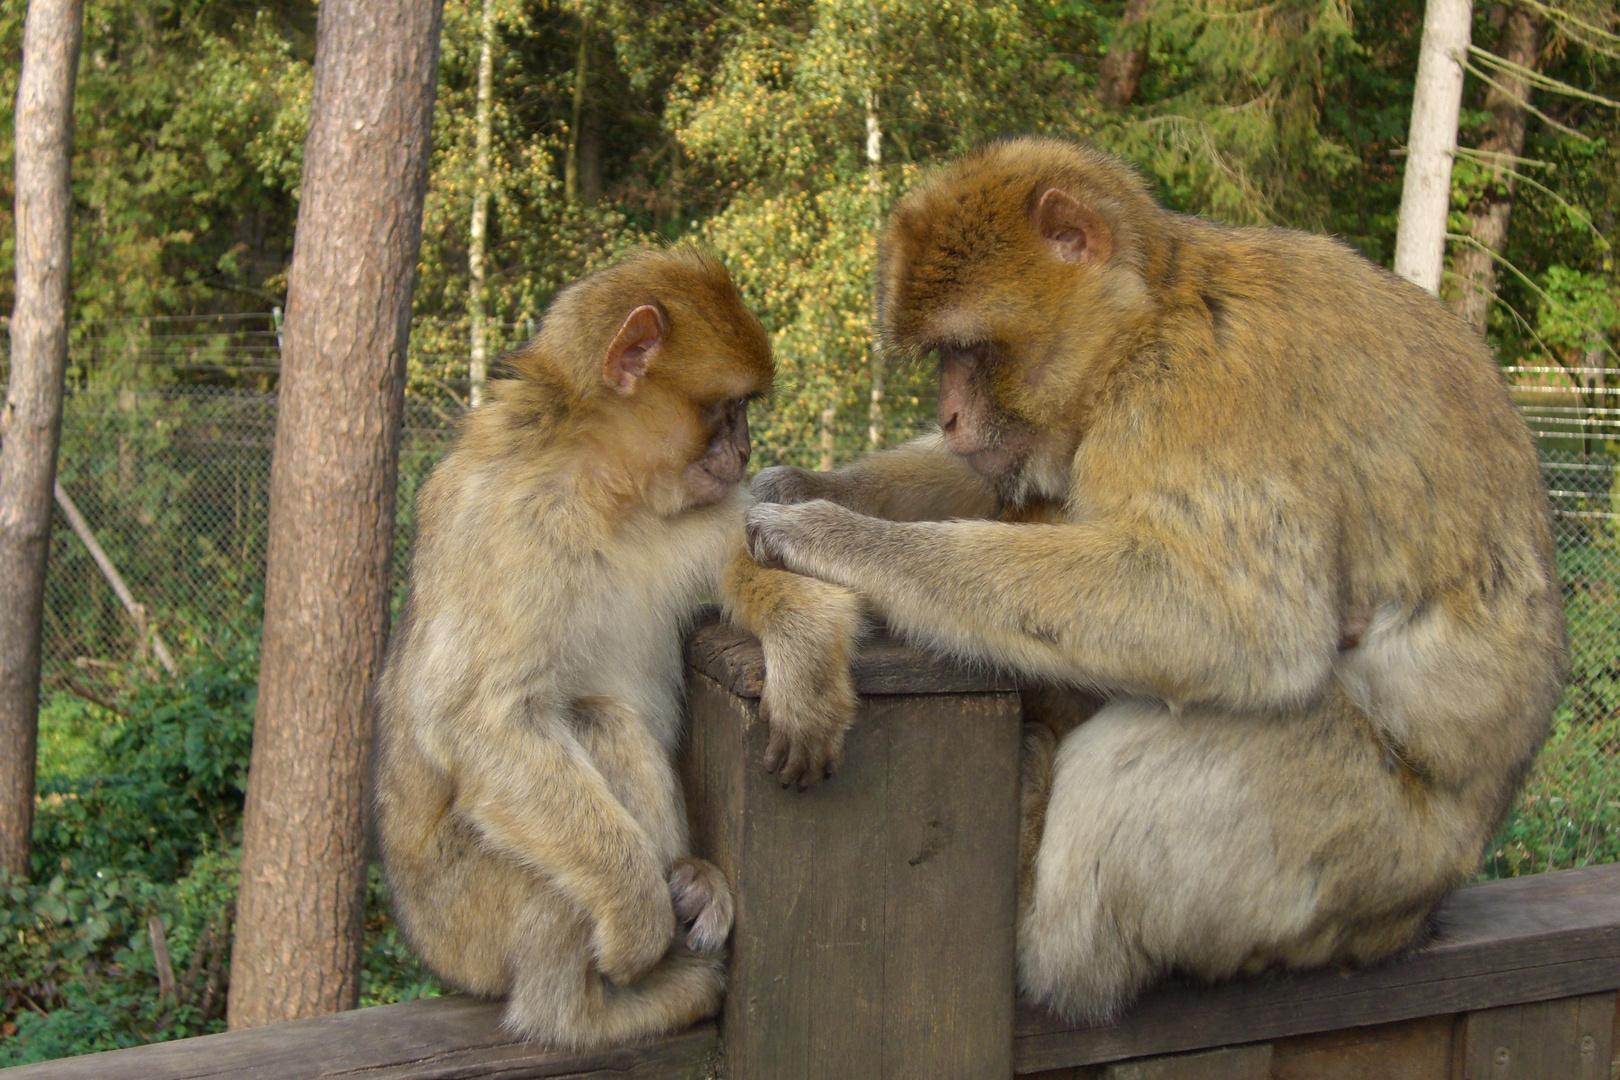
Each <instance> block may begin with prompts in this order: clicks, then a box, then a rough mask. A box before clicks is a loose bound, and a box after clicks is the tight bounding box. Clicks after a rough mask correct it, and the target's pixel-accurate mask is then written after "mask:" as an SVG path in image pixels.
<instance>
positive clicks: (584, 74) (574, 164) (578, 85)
mask: <svg viewBox="0 0 1620 1080" xmlns="http://www.w3.org/2000/svg"><path fill="white" fill-rule="evenodd" d="M590 62H591V13H590V11H589V10H586V11H583V12H581V13H580V16H579V53H578V54H577V56H576V57H575V59H574V112H573V116H572V119H571V120H570V122H569V126H568V157H567V158H566V159H565V160H564V162H563V200H564V201H565V202H567V203H568V204H569V205H570V206H571V205H573V204H574V203H577V202H579V141H580V139H579V136H580V128H581V127H582V126H583V125H584V120H585V85H586V80H587V79H589V78H590Z"/></svg>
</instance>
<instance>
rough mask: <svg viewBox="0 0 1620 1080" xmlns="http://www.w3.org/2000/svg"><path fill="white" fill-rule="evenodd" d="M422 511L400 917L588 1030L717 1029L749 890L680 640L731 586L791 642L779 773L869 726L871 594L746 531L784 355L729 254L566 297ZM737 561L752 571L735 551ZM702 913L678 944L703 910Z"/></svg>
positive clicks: (400, 648) (768, 643)
mask: <svg viewBox="0 0 1620 1080" xmlns="http://www.w3.org/2000/svg"><path fill="white" fill-rule="evenodd" d="M508 366H509V367H510V368H511V369H512V372H513V376H514V377H512V378H510V379H504V380H501V381H498V382H496V383H495V384H494V387H493V401H492V402H491V403H489V404H487V405H485V406H484V407H482V408H480V409H477V410H475V411H473V412H472V413H470V414H469V415H468V416H467V419H466V421H465V423H464V425H463V428H462V431H461V433H460V435H459V437H458V438H457V440H456V444H455V446H454V448H453V449H452V450H451V452H450V454H449V456H448V457H446V458H445V460H444V461H443V462H442V463H440V465H439V466H438V467H437V468H436V469H435V470H434V472H433V475H432V477H431V478H430V479H429V480H428V482H427V483H426V484H425V485H424V486H423V488H422V492H421V494H420V496H419V498H418V500H417V504H416V507H417V516H418V529H417V536H416V546H415V551H414V553H413V557H412V565H411V595H410V600H409V603H408V605H407V608H406V612H405V614H404V616H403V617H402V618H401V620H400V625H399V627H398V628H397V629H396V631H395V633H394V638H393V642H392V644H391V646H390V649H389V654H388V663H387V666H386V668H385V670H384V673H383V676H382V678H381V680H380V683H379V687H378V695H377V705H378V715H377V731H378V759H377V776H376V782H377V786H376V791H377V810H378V815H377V817H378V833H379V838H380V842H381V848H382V856H383V862H384V864H385V866H386V869H387V872H388V880H389V883H390V885H391V886H392V889H393V896H394V903H395V910H396V912H397V913H398V915H399V917H400V920H401V923H402V925H403V927H404V929H405V932H406V936H407V937H408V938H409V940H410V942H411V944H412V946H413V947H414V948H415V950H416V952H417V954H418V955H419V956H420V957H421V958H422V959H423V960H424V961H425V962H426V963H427V965H428V966H429V967H430V968H432V969H433V971H434V972H435V973H437V974H438V975H439V976H440V977H441V978H444V979H445V980H447V981H449V982H452V983H454V984H455V985H457V986H460V987H462V988H464V989H467V990H471V991H473V992H474V993H479V994H491V995H494V994H505V995H507V996H508V997H509V1003H508V1006H507V1013H506V1019H507V1023H508V1025H509V1026H510V1027H512V1028H513V1029H514V1030H516V1031H518V1032H519V1033H521V1034H523V1035H526V1036H530V1037H533V1038H537V1039H542V1040H544V1041H546V1042H550V1043H553V1044H555V1045H560V1046H571V1047H585V1046H594V1045H599V1044H603V1043H613V1042H623V1041H627V1040H630V1039H634V1038H638V1037H641V1036H646V1035H652V1034H657V1033H660V1032H665V1031H670V1030H674V1029H676V1028H680V1027H684V1026H686V1025H687V1024H690V1023H692V1022H693V1021H694V1020H697V1019H700V1018H701V1017H704V1016H708V1015H711V1014H712V1013H713V1012H714V1011H715V1009H716V1007H717V1006H718V1004H719V998H720V992H721V988H722V967H721V963H720V960H721V957H720V950H721V947H722V945H723V943H724V942H725V939H726V935H727V933H728V931H729V930H730V928H731V913H732V905H731V896H730V892H729V890H728V889H727V886H726V882H725V880H724V878H723V877H722V876H721V875H720V872H719V871H718V870H717V869H716V868H715V867H713V866H711V865H709V864H708V863H705V862H703V861H701V860H698V859H692V858H688V857H686V856H687V850H688V848H687V829H686V813H685V806H684V805H683V802H682V799H681V791H680V785H679V782H678V780H677V778H676V775H675V771H674V767H673V763H672V760H671V759H672V755H673V753H674V749H675V744H676V741H677V739H678V738H679V733H680V719H681V686H682V682H681V675H682V666H681V635H682V630H683V628H684V626H685V625H686V623H687V622H688V621H689V619H690V617H691V615H692V613H693V610H694V607H695V606H696V604H697V602H698V601H699V600H700V599H701V598H702V597H703V596H704V594H705V593H707V592H709V591H711V590H713V589H715V588H716V587H717V586H718V587H719V588H720V591H721V592H722V593H723V594H724V595H725V598H726V600H727V601H728V605H729V606H730V607H731V608H732V609H733V611H734V614H735V617H736V618H738V620H739V621H741V622H743V623H744V624H745V625H747V626H748V627H749V628H750V629H752V630H754V631H755V632H756V633H758V634H759V635H760V637H761V638H762V640H763V642H764V645H765V649H766V659H767V663H768V665H769V666H768V669H767V687H766V693H765V701H764V706H765V709H766V711H767V713H768V714H769V718H770V721H771V726H772V730H773V735H774V736H775V737H774V738H773V740H772V742H773V750H772V754H773V758H772V760H770V761H769V762H768V764H769V765H771V766H772V767H773V768H774V769H775V770H776V771H778V772H780V774H781V775H782V778H783V779H784V781H789V780H797V781H799V782H801V783H804V782H809V781H813V780H816V779H819V778H820V775H821V772H822V771H823V770H824V769H825V768H827V767H828V766H830V765H831V764H832V763H833V762H834V761H835V760H836V757H837V753H838V748H839V744H840V741H841V739H842V732H843V729H844V727H845V726H846V725H847V722H848V720H849V718H850V717H851V715H852V714H853V710H854V705H855V698H854V689H853V686H852V685H851V683H850V678H849V673H848V665H847V652H848V648H849V645H850V642H851V639H852V638H853V636H854V635H855V633H856V631H857V629H858V625H859V619H860V612H859V609H858V607H857V606H856V604H855V601H854V597H853V596H852V595H851V594H849V593H848V592H846V591H845V590H843V589H839V588H837V587H835V586H831V585H827V584H825V583H823V582H819V581H815V580H812V579H808V578H799V577H796V576H794V575H791V574H786V573H783V572H782V571H779V570H762V569H760V568H758V567H756V566H755V565H754V564H753V562H752V561H751V560H749V559H748V558H747V556H746V554H745V553H744V552H743V546H742V511H743V508H744V506H745V501H744V496H743V495H742V494H741V493H740V492H739V491H738V489H737V485H738V483H739V481H741V480H742V478H743V469H744V466H746V465H747V463H748V458H749V441H748V419H747V412H746V409H747V403H748V401H749V400H750V399H751V398H753V397H755V396H757V395H759V394H761V393H763V392H764V391H765V390H766V389H767V388H768V387H769V386H770V382H771V375H772V365H771V356H770V346H769V343H768V341H767V339H766V337H765V331H764V329H763V328H762V327H761V326H760V324H759V321H758V320H757V319H755V318H754V316H753V315H752V314H750V313H749V311H748V310H747V309H746V308H745V307H744V306H743V304H742V301H741V299H740V298H739V297H738V295H737V292H736V290H735V289H734V288H733V287H732V283H731V279H730V277H729V276H728V275H727V274H726V271H725V269H724V268H723V267H721V266H720V265H719V263H717V262H715V261H714V260H712V259H710V258H708V257H706V256H703V255H700V254H698V253H697V252H694V251H692V250H689V249H675V250H670V251H663V252H644V253H642V254H640V255H638V256H635V257H632V258H630V259H628V260H626V261H625V262H622V263H620V264H619V265H617V266H614V267H611V268H609V269H607V270H604V271H601V272H599V273H597V274H594V275H592V276H590V277H588V278H586V279H584V280H583V281H580V282H578V283H576V284H575V285H573V286H571V287H569V288H568V289H566V290H564V291H563V292H562V293H561V294H559V296H558V297H557V299H556V300H555V301H554V302H553V303H552V305H551V307H550V308H549V309H548V310H547V312H546V316H545V319H544V321H543V323H542V325H541V328H540V332H539V335H538V336H537V337H536V338H535V339H534V341H532V342H530V343H529V345H528V346H526V347H525V348H524V349H523V350H521V351H520V352H519V353H517V354H516V355H515V356H514V357H512V358H510V360H509V363H508ZM728 564H729V565H728ZM678 922H679V923H687V924H689V928H688V929H686V930H684V932H682V933H680V934H677V923H678Z"/></svg>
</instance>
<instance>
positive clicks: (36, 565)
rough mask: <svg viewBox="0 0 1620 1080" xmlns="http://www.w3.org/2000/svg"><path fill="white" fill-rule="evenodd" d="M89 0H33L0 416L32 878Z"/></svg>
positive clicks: (7, 726) (15, 715)
mask: <svg viewBox="0 0 1620 1080" xmlns="http://www.w3.org/2000/svg"><path fill="white" fill-rule="evenodd" d="M83 22H84V3H83V0H33V2H32V3H30V4H29V5H28V16H27V22H26V23H25V25H24V28H23V60H22V75H21V80H20V82H19V85H18V87H17V109H16V113H15V118H16V184H17V204H16V222H17V233H16V236H17V240H16V243H17V247H16V268H17V299H16V304H15V306H14V307H13V308H12V311H11V376H10V380H9V384H8V385H7V387H6V403H5V407H4V411H3V412H0V440H3V441H0V866H3V867H5V868H6V869H7V870H10V871H11V872H12V873H13V874H17V875H27V873H28V861H29V854H30V852H31V850H32V844H33V833H34V751H35V746H36V742H37V739H38V735H39V661H40V642H39V635H40V618H41V615H42V612H43V609H44V603H45V556H46V553H47V551H48V550H49V547H50V539H51V494H52V491H53V489H54V487H55V483H56V450H57V445H58V443H59V442H60V441H61V435H62V376H63V372H64V370H65V369H66V367H67V320H68V297H69V295H70V286H71V282H70V280H69V279H70V273H69V271H70V266H71V263H72V257H73V241H72V235H71V232H70V224H71V217H72V209H73V191H72V188H71V187H70V186H69V182H68V166H69V164H70V163H71V161H72V158H73V84H74V80H75V78H76V76H77V75H78V69H79V39H80V36H81V33H82V28H83Z"/></svg>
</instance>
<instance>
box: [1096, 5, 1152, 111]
mask: <svg viewBox="0 0 1620 1080" xmlns="http://www.w3.org/2000/svg"><path fill="white" fill-rule="evenodd" d="M1152 10H1153V0H1129V3H1127V4H1126V5H1125V14H1124V15H1122V16H1120V20H1119V30H1118V32H1117V33H1115V34H1114V41H1113V44H1111V45H1110V46H1109V48H1108V55H1107V56H1105V57H1103V62H1102V70H1101V71H1099V72H1098V73H1097V97H1098V98H1100V99H1101V100H1102V103H1103V104H1104V105H1107V106H1108V107H1110V108H1113V109H1123V108H1124V107H1125V106H1127V105H1129V104H1130V103H1131V99H1133V98H1134V97H1136V86H1137V84H1138V83H1140V82H1141V81H1142V72H1144V71H1146V70H1147V54H1148V43H1147V35H1146V34H1143V33H1133V32H1132V31H1133V30H1134V29H1135V28H1136V27H1137V26H1140V25H1141V24H1142V23H1144V22H1146V21H1147V17H1148V13H1149V12H1150V11H1152Z"/></svg>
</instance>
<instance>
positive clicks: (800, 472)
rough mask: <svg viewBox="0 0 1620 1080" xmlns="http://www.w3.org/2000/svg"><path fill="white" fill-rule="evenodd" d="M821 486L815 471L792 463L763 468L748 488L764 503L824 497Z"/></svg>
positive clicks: (803, 500)
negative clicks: (800, 467) (797, 466)
mask: <svg viewBox="0 0 1620 1080" xmlns="http://www.w3.org/2000/svg"><path fill="white" fill-rule="evenodd" d="M821 486H822V485H821V483H820V481H819V478H818V477H817V476H816V474H815V473H812V472H808V471H806V470H804V469H799V468H795V467H794V466H792V465H774V466H772V467H771V468H769V469H761V470H760V471H759V475H758V476H756V477H754V482H753V483H752V484H750V485H748V490H749V492H750V493H751V494H752V495H753V496H754V498H755V500H757V501H759V502H762V503H801V502H809V501H810V500H811V499H820V498H823V497H824V496H823V495H822V493H821V491H820V488H821Z"/></svg>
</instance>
